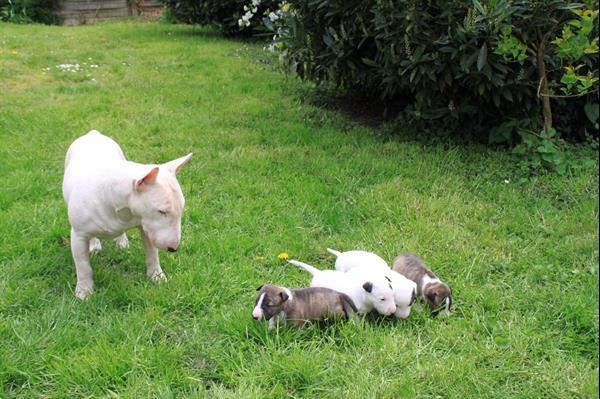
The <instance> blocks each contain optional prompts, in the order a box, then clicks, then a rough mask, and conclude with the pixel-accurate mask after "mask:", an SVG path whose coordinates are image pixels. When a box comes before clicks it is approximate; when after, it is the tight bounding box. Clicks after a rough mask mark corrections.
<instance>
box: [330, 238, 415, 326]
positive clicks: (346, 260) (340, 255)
mask: <svg viewBox="0 0 600 399" xmlns="http://www.w3.org/2000/svg"><path fill="white" fill-rule="evenodd" d="M327 251H329V252H330V253H332V254H334V255H335V256H336V260H335V269H336V270H339V271H343V272H346V273H350V274H351V275H352V274H362V275H372V274H373V273H377V272H379V273H383V275H384V276H385V277H386V278H387V279H388V280H389V282H390V283H391V285H392V289H393V290H394V302H395V303H396V312H394V315H395V316H396V317H397V318H399V319H406V318H407V317H408V316H409V315H410V310H411V308H412V305H413V304H414V302H415V299H416V297H417V285H416V284H415V282H414V281H411V280H409V279H407V278H406V277H404V276H403V275H401V274H400V273H397V272H395V271H393V270H392V269H390V267H389V266H388V264H387V262H386V261H385V260H383V258H381V257H380V256H379V255H377V254H374V253H372V252H367V251H346V252H340V251H337V250H335V249H331V248H327Z"/></svg>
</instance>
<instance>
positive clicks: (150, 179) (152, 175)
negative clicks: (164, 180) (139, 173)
mask: <svg viewBox="0 0 600 399" xmlns="http://www.w3.org/2000/svg"><path fill="white" fill-rule="evenodd" d="M157 176H158V166H155V167H153V168H152V170H151V171H150V172H148V173H146V176H144V177H142V178H141V179H139V180H136V181H135V182H134V186H135V191H137V192H141V191H144V189H145V188H146V187H147V186H148V185H149V184H153V183H154V182H156V177H157Z"/></svg>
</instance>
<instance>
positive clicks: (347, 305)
mask: <svg viewBox="0 0 600 399" xmlns="http://www.w3.org/2000/svg"><path fill="white" fill-rule="evenodd" d="M340 298H341V300H342V307H343V308H344V313H345V314H346V317H350V316H352V315H353V314H356V313H358V309H357V308H356V305H355V304H354V301H353V300H352V298H350V297H349V296H348V295H346V294H342V293H340Z"/></svg>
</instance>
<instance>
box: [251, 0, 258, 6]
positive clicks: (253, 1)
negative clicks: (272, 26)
mask: <svg viewBox="0 0 600 399" xmlns="http://www.w3.org/2000/svg"><path fill="white" fill-rule="evenodd" d="M252 5H253V6H254V7H258V6H259V5H260V0H252Z"/></svg>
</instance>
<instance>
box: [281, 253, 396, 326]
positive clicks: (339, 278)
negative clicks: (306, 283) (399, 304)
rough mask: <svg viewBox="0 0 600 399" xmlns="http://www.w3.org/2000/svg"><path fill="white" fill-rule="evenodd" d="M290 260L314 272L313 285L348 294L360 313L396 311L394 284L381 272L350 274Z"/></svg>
mask: <svg viewBox="0 0 600 399" xmlns="http://www.w3.org/2000/svg"><path fill="white" fill-rule="evenodd" d="M288 262H289V263H291V264H293V265H296V266H299V267H301V268H303V269H304V270H306V271H307V272H309V273H310V274H312V276H313V278H312V281H311V283H310V286H311V287H324V288H330V289H332V290H335V291H338V292H342V293H344V294H346V295H348V296H349V297H350V299H352V301H353V302H354V305H356V308H357V309H358V313H360V314H365V313H369V312H370V311H372V310H373V309H375V310H377V312H379V313H381V314H383V315H391V314H393V313H395V312H396V304H395V302H394V292H393V290H392V286H391V285H390V282H389V281H388V280H387V279H386V278H385V277H384V276H383V275H381V274H377V273H375V274H373V273H371V275H365V274H362V273H355V274H349V273H343V272H340V271H337V270H319V269H317V268H316V267H313V266H311V265H308V264H306V263H304V262H300V261H297V260H289V261H288Z"/></svg>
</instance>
